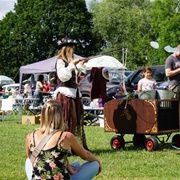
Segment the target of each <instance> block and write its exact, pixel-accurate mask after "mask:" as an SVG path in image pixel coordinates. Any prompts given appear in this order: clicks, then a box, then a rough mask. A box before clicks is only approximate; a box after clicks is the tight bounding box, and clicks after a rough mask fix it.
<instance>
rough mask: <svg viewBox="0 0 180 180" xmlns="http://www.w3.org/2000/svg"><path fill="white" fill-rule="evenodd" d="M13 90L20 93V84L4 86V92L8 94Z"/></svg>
mask: <svg viewBox="0 0 180 180" xmlns="http://www.w3.org/2000/svg"><path fill="white" fill-rule="evenodd" d="M12 89H14V90H16V91H18V90H19V83H15V84H7V85H4V86H2V91H3V92H8V91H11V90H12Z"/></svg>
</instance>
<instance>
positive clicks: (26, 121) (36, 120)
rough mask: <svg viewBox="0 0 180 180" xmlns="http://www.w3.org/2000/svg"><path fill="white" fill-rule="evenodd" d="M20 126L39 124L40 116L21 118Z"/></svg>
mask: <svg viewBox="0 0 180 180" xmlns="http://www.w3.org/2000/svg"><path fill="white" fill-rule="evenodd" d="M22 124H40V115H35V116H22Z"/></svg>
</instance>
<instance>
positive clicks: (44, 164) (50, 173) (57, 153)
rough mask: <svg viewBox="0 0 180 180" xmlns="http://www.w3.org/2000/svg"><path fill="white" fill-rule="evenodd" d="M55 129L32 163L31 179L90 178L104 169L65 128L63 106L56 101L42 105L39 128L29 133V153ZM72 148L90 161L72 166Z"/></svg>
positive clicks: (80, 179)
mask: <svg viewBox="0 0 180 180" xmlns="http://www.w3.org/2000/svg"><path fill="white" fill-rule="evenodd" d="M54 130H58V131H57V132H56V133H54V134H53V135H52V137H51V138H50V139H49V140H48V142H47V143H46V144H45V146H44V147H43V149H42V150H41V152H40V153H39V155H38V156H37V157H36V159H35V161H34V163H33V175H32V179H52V180H56V179H57V180H58V179H63V180H68V179H72V180H91V179H92V178H93V177H95V176H96V175H97V174H99V173H100V172H101V164H100V161H99V159H98V158H97V157H95V156H94V155H93V154H92V153H90V152H89V151H87V150H85V149H84V148H83V147H82V146H81V145H80V143H79V142H78V141H77V139H76V138H75V136H74V135H73V134H72V133H71V132H67V131H64V130H65V124H64V120H63V111H62V107H61V105H60V104H59V103H58V102H56V101H49V102H47V103H46V104H45V105H44V106H43V108H42V111H41V123H40V127H39V128H38V129H37V130H35V131H34V132H32V133H30V134H28V135H27V137H26V152H27V156H28V157H30V156H31V153H32V152H33V150H34V148H35V147H36V146H37V145H38V144H39V143H40V141H41V140H42V139H43V137H44V136H46V135H47V134H50V133H52V132H53V131H54ZM69 148H72V150H73V151H74V152H75V153H76V154H77V155H78V156H80V157H81V158H82V159H83V160H86V161H87V162H85V163H84V164H82V165H80V164H79V163H78V162H73V163H72V164H71V165H69V162H68V160H67V154H68V149H69Z"/></svg>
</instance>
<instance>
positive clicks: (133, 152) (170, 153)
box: [0, 119, 180, 180]
mask: <svg viewBox="0 0 180 180" xmlns="http://www.w3.org/2000/svg"><path fill="white" fill-rule="evenodd" d="M38 126H39V125H22V124H21V122H20V120H19V119H16V120H11V121H7V120H5V121H2V120H0V145H1V146H0V180H1V179H3V180H6V179H7V180H11V179H13V180H16V179H17V180H25V179H26V175H25V171H24V163H25V159H26V152H25V137H26V135H27V133H29V132H31V131H33V130H34V129H35V128H37V127H38ZM85 132H86V137H87V143H88V147H89V148H90V150H91V151H92V152H93V153H94V154H95V155H96V156H98V157H99V159H100V160H101V163H102V172H101V174H100V175H99V176H97V177H96V178H95V179H96V180H121V179H124V180H132V179H134V180H161V179H162V180H171V179H173V180H180V151H179V150H176V149H173V148H172V147H171V146H170V142H171V138H170V139H169V141H168V142H169V143H166V144H163V145H162V144H161V145H160V146H159V148H158V150H157V151H153V152H149V151H146V150H145V148H136V147H134V146H133V144H132V143H128V144H126V148H125V150H118V151H114V150H112V149H111V147H110V140H111V138H112V137H113V136H114V135H115V134H114V133H108V132H104V129H103V128H100V127H97V126H86V127H85ZM131 139H132V135H125V140H126V141H130V140H131ZM73 160H79V161H81V162H83V161H82V160H81V159H79V158H78V157H76V156H72V157H70V161H71V162H72V161H73Z"/></svg>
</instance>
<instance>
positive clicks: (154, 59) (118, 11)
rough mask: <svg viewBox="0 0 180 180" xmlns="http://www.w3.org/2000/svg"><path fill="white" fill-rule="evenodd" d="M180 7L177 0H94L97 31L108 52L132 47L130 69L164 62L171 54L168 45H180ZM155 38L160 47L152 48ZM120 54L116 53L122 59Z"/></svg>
mask: <svg viewBox="0 0 180 180" xmlns="http://www.w3.org/2000/svg"><path fill="white" fill-rule="evenodd" d="M172 1H173V2H172ZM178 6H179V4H178V1H177V0H154V1H150V0H103V1H101V2H99V3H93V2H92V4H91V12H92V15H93V23H94V29H93V30H94V31H97V32H98V33H99V34H100V35H101V36H102V38H103V40H104V41H105V44H104V46H103V49H104V50H105V51H107V50H112V49H117V48H121V47H125V48H127V49H128V57H127V67H128V68H129V69H136V68H137V67H138V66H146V65H157V64H164V61H165V58H166V57H167V53H166V52H165V51H164V49H163V48H164V46H165V45H168V44H171V45H172V46H177V44H179V36H178V34H179V32H180V31H178V29H179V27H178V25H177V24H178V20H179V19H180V16H179V8H178ZM170 32H171V35H169V33H170ZM151 41H157V42H158V43H159V44H160V48H159V49H154V48H153V47H151V46H150V42H151ZM119 54H121V53H119ZM119 54H116V55H115V56H117V57H118V59H121V56H120V55H119Z"/></svg>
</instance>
